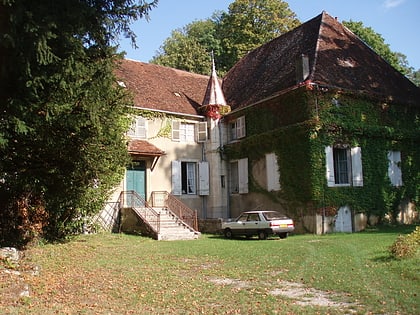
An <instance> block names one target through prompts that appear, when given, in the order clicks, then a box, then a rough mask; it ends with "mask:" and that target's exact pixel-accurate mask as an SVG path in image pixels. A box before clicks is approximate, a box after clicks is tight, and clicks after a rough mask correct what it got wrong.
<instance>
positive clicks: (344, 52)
mask: <svg viewBox="0 0 420 315" xmlns="http://www.w3.org/2000/svg"><path fill="white" fill-rule="evenodd" d="M302 55H305V56H307V57H308V61H309V69H308V70H309V75H308V77H307V78H306V79H307V80H310V81H311V82H312V83H315V84H319V85H324V86H330V87H337V88H340V89H345V90H351V91H356V92H362V93H366V94H370V95H374V96H377V97H380V98H383V99H387V100H391V101H392V100H395V101H398V102H401V103H405V104H416V103H417V104H418V105H420V89H419V88H418V87H416V86H415V85H414V84H413V83H412V82H410V81H409V80H408V79H407V78H406V77H405V76H403V75H402V74H401V73H399V72H398V71H396V70H395V69H394V68H393V67H392V66H390V65H389V64H388V63H387V62H386V61H385V60H383V59H382V58H381V57H379V56H378V55H377V54H376V53H375V52H374V51H373V50H372V49H370V48H369V47H368V46H367V45H366V44H365V43H364V42H363V41H361V40H360V39H359V38H358V37H357V36H356V35H355V34H353V33H352V32H351V31H350V30H348V29H347V28H346V27H344V26H343V25H342V24H341V23H339V22H338V21H337V20H336V19H335V18H333V17H331V16H330V15H329V14H327V13H326V12H323V13H321V14H320V15H318V16H317V17H315V18H313V19H311V20H309V21H308V22H306V23H304V24H302V25H300V26H299V27H297V28H295V29H294V30H292V31H289V32H288V33H286V34H284V35H282V36H280V37H277V38H275V39H273V40H272V41H270V42H268V43H266V44H264V45H263V46H261V47H259V48H257V49H255V50H253V51H251V52H250V53H248V54H247V55H246V56H245V57H243V58H242V59H241V60H240V61H239V62H238V63H237V64H236V65H235V66H234V67H233V68H232V69H231V70H230V71H229V72H228V73H227V74H226V76H225V78H224V80H223V86H222V88H223V91H224V93H225V98H226V101H227V102H228V104H229V105H231V107H232V109H235V108H240V107H244V106H247V105H251V104H254V103H256V102H258V101H261V100H263V99H265V98H268V97H271V96H273V95H276V94H277V93H280V92H281V91H284V90H286V89H289V88H293V87H296V86H297V84H298V82H297V80H296V72H297V61H298V60H301V59H302Z"/></svg>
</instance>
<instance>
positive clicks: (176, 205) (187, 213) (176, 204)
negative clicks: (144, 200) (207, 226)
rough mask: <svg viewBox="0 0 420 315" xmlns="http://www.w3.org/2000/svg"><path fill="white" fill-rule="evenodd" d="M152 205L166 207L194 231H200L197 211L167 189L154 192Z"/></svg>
mask: <svg viewBox="0 0 420 315" xmlns="http://www.w3.org/2000/svg"><path fill="white" fill-rule="evenodd" d="M152 206H153V207H161V208H166V209H167V210H168V211H169V212H171V213H172V214H173V215H175V216H176V217H178V218H179V219H180V220H181V221H183V222H184V224H186V225H188V226H189V227H190V228H192V229H193V230H194V231H198V219H197V211H194V210H191V209H190V208H188V207H187V206H186V205H185V204H184V203H182V202H181V201H180V200H178V199H177V198H176V197H174V196H173V195H171V194H170V193H168V192H167V191H154V192H152Z"/></svg>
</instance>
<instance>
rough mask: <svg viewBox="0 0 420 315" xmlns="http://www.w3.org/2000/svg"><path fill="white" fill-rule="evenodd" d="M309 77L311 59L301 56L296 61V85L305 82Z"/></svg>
mask: <svg viewBox="0 0 420 315" xmlns="http://www.w3.org/2000/svg"><path fill="white" fill-rule="evenodd" d="M308 76H309V57H308V56H307V55H304V54H302V55H300V56H299V57H298V58H297V60H296V83H301V82H303V81H305V80H306V79H307V78H308Z"/></svg>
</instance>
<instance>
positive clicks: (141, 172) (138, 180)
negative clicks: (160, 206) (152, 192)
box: [125, 161, 146, 199]
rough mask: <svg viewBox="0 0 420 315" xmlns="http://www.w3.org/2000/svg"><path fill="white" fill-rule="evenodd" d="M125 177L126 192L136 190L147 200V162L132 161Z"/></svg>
mask: <svg viewBox="0 0 420 315" xmlns="http://www.w3.org/2000/svg"><path fill="white" fill-rule="evenodd" d="M125 177H126V190H134V191H135V192H136V193H138V194H139V195H140V196H141V197H142V198H143V199H146V161H132V162H131V164H130V165H129V166H128V167H127V172H126V176H125Z"/></svg>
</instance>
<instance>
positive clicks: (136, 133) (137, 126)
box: [128, 117, 147, 139]
mask: <svg viewBox="0 0 420 315" xmlns="http://www.w3.org/2000/svg"><path fill="white" fill-rule="evenodd" d="M128 135H129V136H131V137H133V138H140V139H147V120H146V119H145V118H143V117H136V119H134V121H133V122H132V124H131V128H130V130H129V131H128Z"/></svg>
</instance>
